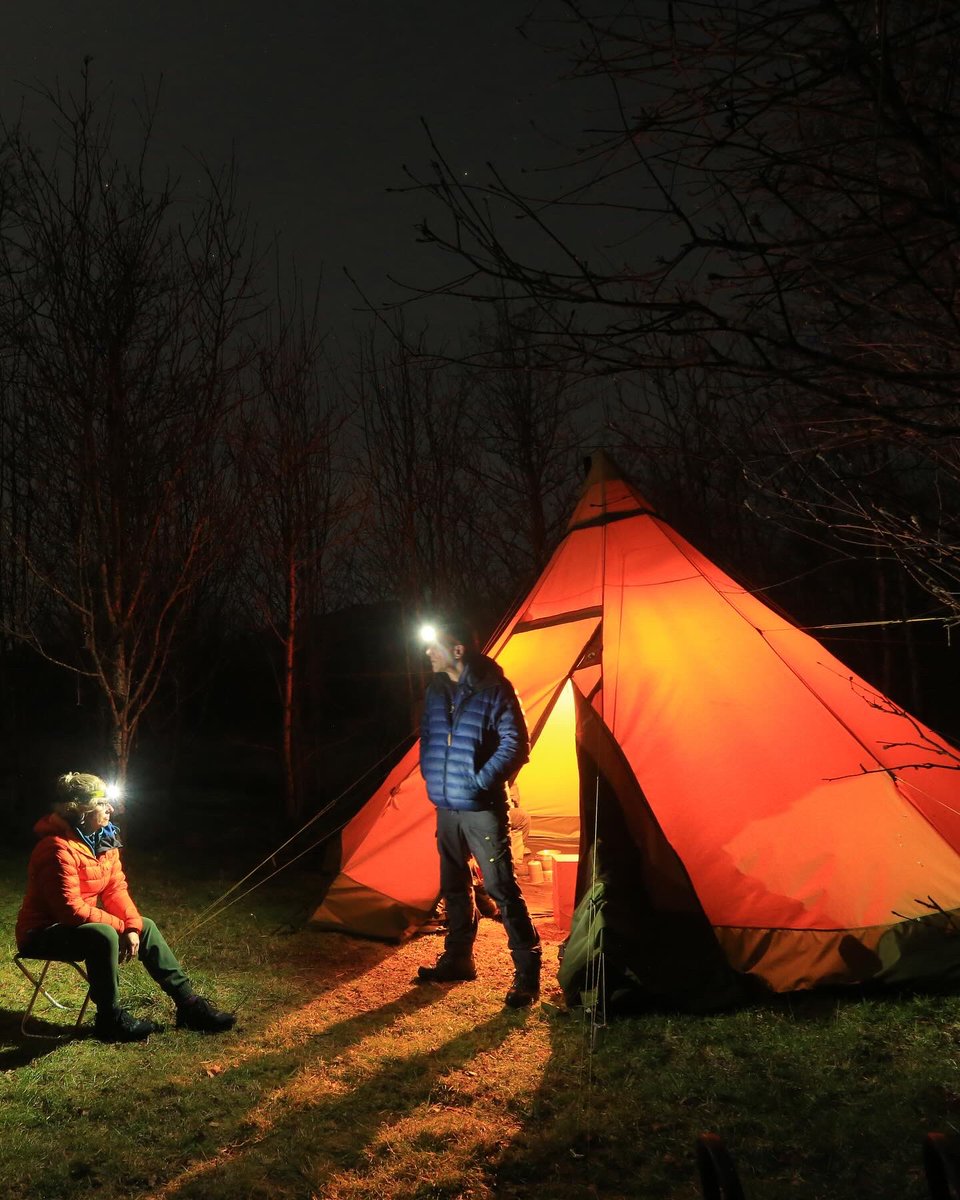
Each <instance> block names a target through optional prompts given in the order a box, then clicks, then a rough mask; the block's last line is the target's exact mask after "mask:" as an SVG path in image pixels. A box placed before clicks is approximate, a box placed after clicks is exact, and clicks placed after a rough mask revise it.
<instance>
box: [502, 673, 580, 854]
mask: <svg viewBox="0 0 960 1200" xmlns="http://www.w3.org/2000/svg"><path fill="white" fill-rule="evenodd" d="M517 787H518V789H519V793H520V806H521V808H523V809H524V810H525V811H526V812H528V813H529V814H530V839H529V840H530V843H531V847H532V849H534V850H543V849H548V848H554V849H558V850H571V849H576V847H577V844H578V842H579V839H580V794H579V793H580V782H579V775H578V771H577V749H576V719H575V709H574V703H573V684H572V683H571V682H570V681H569V680H567V682H566V683H565V684H564V687H563V690H562V691H561V693H560V696H559V697H558V699H557V702H556V704H555V705H554V707H553V711H552V712H551V713H550V716H549V718H548V719H547V722H546V724H545V725H544V727H543V729H542V730H541V732H540V736H539V737H538V738H537V741H536V743H535V745H534V747H533V749H532V751H531V752H530V761H529V762H528V763H527V765H526V766H525V767H524V768H523V770H522V771H521V772H520V774H519V775H518V776H517Z"/></svg>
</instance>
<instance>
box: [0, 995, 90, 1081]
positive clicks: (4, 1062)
mask: <svg viewBox="0 0 960 1200" xmlns="http://www.w3.org/2000/svg"><path fill="white" fill-rule="evenodd" d="M30 1019H31V1021H32V1022H34V1024H35V1025H36V1026H37V1029H38V1032H39V1031H40V1030H42V1031H43V1032H44V1033H46V1034H50V1036H49V1037H43V1038H39V1037H36V1038H35V1037H26V1036H25V1035H24V1033H23V1031H22V1030H21V1028H20V1025H21V1022H22V1020H23V1009H16V1010H15V1009H11V1008H0V1047H2V1049H0V1071H15V1070H16V1069H17V1068H18V1067H25V1066H27V1065H29V1064H30V1063H32V1062H34V1061H36V1059H38V1058H44V1057H45V1056H46V1055H48V1054H52V1053H53V1052H54V1050H57V1049H59V1048H60V1047H61V1046H64V1045H66V1044H67V1042H69V1041H71V1040H73V1034H72V1029H73V1020H74V1018H73V1017H71V1016H70V1015H69V1014H68V1015H67V1018H66V1019H65V1021H63V1022H62V1023H56V1024H55V1023H54V1022H52V1021H48V1020H47V1019H46V1018H45V1017H43V1016H42V1015H40V1014H37V1013H34V1014H33V1015H32V1016H31V1018H30ZM89 1032H90V1031H89V1029H88V1028H86V1027H85V1028H83V1029H81V1030H80V1032H79V1034H78V1035H77V1036H78V1037H81V1038H83V1037H88V1036H89Z"/></svg>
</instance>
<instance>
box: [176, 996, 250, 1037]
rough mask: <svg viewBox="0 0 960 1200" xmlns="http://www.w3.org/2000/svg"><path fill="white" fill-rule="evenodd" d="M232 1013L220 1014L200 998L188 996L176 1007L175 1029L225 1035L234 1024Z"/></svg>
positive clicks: (234, 1018)
mask: <svg viewBox="0 0 960 1200" xmlns="http://www.w3.org/2000/svg"><path fill="white" fill-rule="evenodd" d="M236 1020H237V1018H236V1016H235V1015H234V1014H233V1013H227V1012H220V1011H219V1010H218V1009H216V1008H214V1007H213V1005H212V1004H211V1003H210V1001H209V1000H204V998H203V997H202V996H188V997H187V998H186V999H185V1000H181V1001H180V1003H179V1004H178V1005H177V1028H178V1029H192V1030H194V1031H195V1032H196V1033H226V1031H227V1030H228V1029H232V1028H233V1026H234V1024H235V1023H236Z"/></svg>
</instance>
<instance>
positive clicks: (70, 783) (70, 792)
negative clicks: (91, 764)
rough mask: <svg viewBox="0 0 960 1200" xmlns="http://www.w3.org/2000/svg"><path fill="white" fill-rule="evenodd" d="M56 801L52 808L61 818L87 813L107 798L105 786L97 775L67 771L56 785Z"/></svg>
mask: <svg viewBox="0 0 960 1200" xmlns="http://www.w3.org/2000/svg"><path fill="white" fill-rule="evenodd" d="M56 795H57V799H56V802H55V803H54V806H53V807H54V808H55V809H56V811H57V812H58V813H60V815H61V816H63V817H72V816H78V815H79V814H80V813H84V812H89V811H90V809H91V808H95V807H96V806H97V804H99V803H100V802H101V801H102V800H106V798H107V785H106V784H105V783H104V782H103V780H102V779H101V778H100V776H99V775H90V774H87V773H86V772H85V771H68V772H67V773H66V775H61V776H60V778H59V779H58V780H57V783H56Z"/></svg>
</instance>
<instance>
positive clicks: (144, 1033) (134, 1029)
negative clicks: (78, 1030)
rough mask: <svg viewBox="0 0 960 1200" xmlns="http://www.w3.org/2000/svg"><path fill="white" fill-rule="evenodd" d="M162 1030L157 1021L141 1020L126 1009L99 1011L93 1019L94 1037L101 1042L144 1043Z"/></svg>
mask: <svg viewBox="0 0 960 1200" xmlns="http://www.w3.org/2000/svg"><path fill="white" fill-rule="evenodd" d="M160 1028H161V1027H160V1026H159V1025H158V1024H157V1023H156V1021H148V1020H141V1019H140V1018H139V1017H135V1016H133V1014H132V1013H128V1012H127V1010H126V1009H125V1008H114V1009H107V1010H106V1012H101V1011H100V1009H97V1015H96V1016H95V1017H94V1019H93V1036H94V1037H95V1038H97V1039H98V1040H99V1041H101V1042H142V1041H143V1040H144V1039H145V1038H148V1037H149V1036H150V1034H151V1033H157V1032H159V1030H160Z"/></svg>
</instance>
